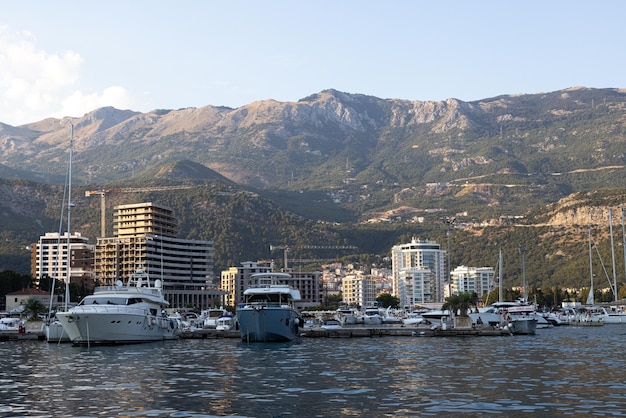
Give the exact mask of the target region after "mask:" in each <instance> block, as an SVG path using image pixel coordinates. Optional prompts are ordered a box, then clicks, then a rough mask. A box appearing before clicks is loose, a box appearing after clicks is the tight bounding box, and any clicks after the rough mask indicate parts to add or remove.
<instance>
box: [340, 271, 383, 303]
mask: <svg viewBox="0 0 626 418" xmlns="http://www.w3.org/2000/svg"><path fill="white" fill-rule="evenodd" d="M341 293H342V295H343V301H344V303H345V304H347V305H348V306H361V307H364V306H371V305H373V304H374V303H375V302H376V280H374V279H373V278H372V277H369V276H367V275H364V274H362V273H357V274H348V275H346V276H345V277H344V278H343V282H342V285H341Z"/></svg>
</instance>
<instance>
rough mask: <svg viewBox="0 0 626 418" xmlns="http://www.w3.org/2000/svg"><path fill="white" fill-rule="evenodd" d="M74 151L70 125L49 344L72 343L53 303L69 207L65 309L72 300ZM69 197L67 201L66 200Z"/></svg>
mask: <svg viewBox="0 0 626 418" xmlns="http://www.w3.org/2000/svg"><path fill="white" fill-rule="evenodd" d="M73 151H74V125H73V124H72V123H70V148H69V163H68V168H67V178H66V189H65V191H64V198H63V204H62V207H61V216H60V221H59V234H58V239H57V246H56V248H57V255H56V261H55V272H54V273H55V274H53V278H52V286H51V290H50V306H49V309H48V317H47V320H46V321H44V323H43V331H44V333H45V336H46V341H48V342H56V343H61V342H70V337H69V335H68V334H67V332H66V331H65V329H64V328H63V325H61V323H60V322H59V320H58V319H57V318H56V316H55V314H54V311H53V307H52V302H53V300H54V297H55V296H54V290H55V287H56V279H57V274H58V271H59V253H60V252H61V231H62V230H63V212H64V211H65V209H66V207H67V266H66V277H65V280H64V282H65V297H64V302H65V307H64V309H65V310H67V309H68V306H67V304H68V301H69V299H70V287H69V286H70V285H69V284H70V271H71V264H70V262H71V257H70V236H71V232H70V224H71V210H72V206H73V205H72V157H73ZM66 197H67V199H66Z"/></svg>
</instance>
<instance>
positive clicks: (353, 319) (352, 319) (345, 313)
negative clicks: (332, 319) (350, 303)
mask: <svg viewBox="0 0 626 418" xmlns="http://www.w3.org/2000/svg"><path fill="white" fill-rule="evenodd" d="M336 317H337V319H338V320H339V322H341V324H342V325H355V324H357V323H358V318H357V314H356V309H355V308H351V307H347V306H344V307H340V308H339V309H337V315H336Z"/></svg>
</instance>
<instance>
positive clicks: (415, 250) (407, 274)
mask: <svg viewBox="0 0 626 418" xmlns="http://www.w3.org/2000/svg"><path fill="white" fill-rule="evenodd" d="M445 256H446V251H445V250H442V249H441V246H440V245H439V244H437V243H436V242H434V241H422V240H419V239H415V238H413V239H412V240H411V242H410V243H407V244H400V245H395V246H394V247H393V248H392V249H391V263H392V272H393V294H394V296H396V297H397V298H398V299H399V300H400V306H402V307H406V308H412V307H413V306H414V305H416V304H423V303H441V302H443V301H444V296H445V294H444V289H445V284H446V276H447V275H446V270H445V267H446V263H445Z"/></svg>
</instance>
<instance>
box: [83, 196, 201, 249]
mask: <svg viewBox="0 0 626 418" xmlns="http://www.w3.org/2000/svg"><path fill="white" fill-rule="evenodd" d="M193 187H196V186H192V185H181V186H154V187H127V188H112V189H102V190H87V191H85V196H86V197H90V196H94V195H98V196H100V236H101V237H102V238H104V237H105V236H106V199H105V195H107V194H110V193H142V192H162V191H168V190H183V189H191V188H193Z"/></svg>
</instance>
